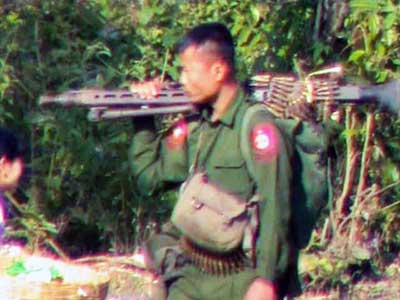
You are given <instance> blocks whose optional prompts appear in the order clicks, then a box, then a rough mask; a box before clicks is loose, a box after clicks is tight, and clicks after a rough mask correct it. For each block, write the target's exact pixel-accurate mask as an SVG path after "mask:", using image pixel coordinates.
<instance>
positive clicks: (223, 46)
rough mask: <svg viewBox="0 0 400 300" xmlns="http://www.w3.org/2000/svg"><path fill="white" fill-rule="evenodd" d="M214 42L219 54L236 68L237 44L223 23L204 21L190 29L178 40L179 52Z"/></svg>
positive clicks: (232, 67)
mask: <svg viewBox="0 0 400 300" xmlns="http://www.w3.org/2000/svg"><path fill="white" fill-rule="evenodd" d="M209 42H212V43H214V44H215V46H216V52H217V55H218V56H219V57H220V58H222V59H223V60H224V61H225V62H226V63H227V64H228V65H229V66H230V67H231V69H232V70H233V69H234V68H235V46H234V43H233V38H232V35H231V33H230V31H229V29H228V28H227V27H226V26H225V25H224V24H222V23H217V22H213V23H204V24H200V25H198V26H196V27H194V28H192V29H191V30H189V31H188V32H187V33H186V34H185V35H184V36H183V37H182V39H181V40H180V41H179V42H178V45H177V50H178V53H182V52H184V51H185V50H186V49H187V48H188V47H190V46H196V47H201V46H204V45H205V44H206V43H209Z"/></svg>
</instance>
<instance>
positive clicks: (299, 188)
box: [240, 103, 329, 249]
mask: <svg viewBox="0 0 400 300" xmlns="http://www.w3.org/2000/svg"><path fill="white" fill-rule="evenodd" d="M258 111H265V112H267V114H268V115H270V116H271V119H273V122H274V123H275V124H276V125H277V127H278V128H279V129H280V131H281V133H282V134H283V135H284V136H285V137H286V138H287V139H288V140H289V142H291V143H292V145H293V149H294V153H293V158H292V162H291V165H292V170H293V182H292V185H293V186H292V188H293V195H292V199H291V212H292V215H291V219H290V226H291V227H290V229H291V232H292V236H293V240H294V243H295V245H296V246H297V247H298V248H299V249H302V248H305V247H306V246H307V245H308V243H309V240H310V237H311V234H312V231H313V229H314V226H315V225H316V222H317V220H318V217H319V216H320V213H321V210H322V209H323V208H324V207H325V206H326V204H327V202H328V186H329V185H328V159H327V157H328V155H327V152H328V147H327V145H328V143H327V134H326V132H325V131H324V130H323V128H322V127H319V125H317V124H310V123H308V122H305V121H299V120H295V119H282V118H276V117H274V116H273V115H272V113H271V112H269V110H268V108H267V107H266V106H265V105H264V104H262V103H256V104H253V105H252V106H250V107H249V108H248V109H247V110H246V112H245V113H244V116H243V121H242V128H241V137H240V140H241V148H242V153H243V156H244V157H245V158H247V157H249V155H250V148H249V146H248V143H247V136H246V132H248V130H247V127H248V126H249V122H250V120H251V118H252V115H253V114H255V113H257V112H258ZM247 161H249V160H247ZM251 175H253V174H251Z"/></svg>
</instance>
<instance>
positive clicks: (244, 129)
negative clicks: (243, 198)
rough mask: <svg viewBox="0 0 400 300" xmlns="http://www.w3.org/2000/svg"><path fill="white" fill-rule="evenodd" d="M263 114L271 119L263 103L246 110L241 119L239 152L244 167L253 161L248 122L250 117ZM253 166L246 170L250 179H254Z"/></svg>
mask: <svg viewBox="0 0 400 300" xmlns="http://www.w3.org/2000/svg"><path fill="white" fill-rule="evenodd" d="M260 111H262V112H265V113H266V114H267V115H268V116H269V117H270V118H271V120H272V119H273V116H272V114H271V113H270V112H269V111H268V109H267V107H266V106H265V105H264V104H263V103H255V104H253V105H251V106H250V107H249V108H247V110H246V111H245V112H244V115H243V119H242V126H241V129H240V150H241V152H242V155H243V157H244V159H245V161H246V165H248V164H250V163H252V164H253V160H252V159H251V151H252V150H251V146H250V143H249V138H248V137H249V131H250V121H251V119H252V117H253V116H254V115H255V114H256V113H258V112H260ZM253 167H254V166H248V168H247V170H248V171H249V173H250V176H251V178H253V179H254V178H255V177H256V176H255V175H256V174H254V172H252V170H254V168H253Z"/></svg>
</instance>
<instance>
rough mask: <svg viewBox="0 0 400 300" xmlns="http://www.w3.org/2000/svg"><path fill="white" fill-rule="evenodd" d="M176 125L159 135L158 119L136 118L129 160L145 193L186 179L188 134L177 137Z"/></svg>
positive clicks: (141, 189)
mask: <svg viewBox="0 0 400 300" xmlns="http://www.w3.org/2000/svg"><path fill="white" fill-rule="evenodd" d="M175 128H176V127H175ZM175 128H174V127H172V128H171V129H170V130H169V131H168V132H167V133H165V134H159V133H157V130H156V128H155V125H154V118H152V117H146V118H138V119H137V120H135V121H134V131H135V133H134V136H133V138H132V142H131V146H130V149H129V155H128V159H129V164H130V167H131V172H132V174H133V176H134V178H135V180H136V184H137V185H138V187H139V190H140V192H141V193H143V194H145V195H149V194H151V193H153V192H154V191H155V190H157V189H159V188H162V186H163V184H164V183H168V182H169V183H176V182H182V181H183V180H184V179H185V178H186V172H187V171H186V170H187V153H186V147H187V146H186V136H183V137H182V136H178V138H175V137H174V129H175ZM185 134H186V135H187V133H185Z"/></svg>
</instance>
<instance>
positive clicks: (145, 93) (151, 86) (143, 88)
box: [129, 77, 163, 99]
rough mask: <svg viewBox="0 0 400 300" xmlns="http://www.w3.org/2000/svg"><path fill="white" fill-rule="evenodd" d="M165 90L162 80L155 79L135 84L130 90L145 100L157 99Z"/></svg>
mask: <svg viewBox="0 0 400 300" xmlns="http://www.w3.org/2000/svg"><path fill="white" fill-rule="evenodd" d="M162 88H163V82H162V80H161V79H160V78H158V77H157V78H154V79H151V80H148V81H144V82H133V83H132V84H131V85H130V87H129V90H130V91H131V92H132V93H137V94H138V95H139V97H141V98H143V99H152V98H155V97H156V96H157V95H158V94H159V93H160V91H161V89H162Z"/></svg>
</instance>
